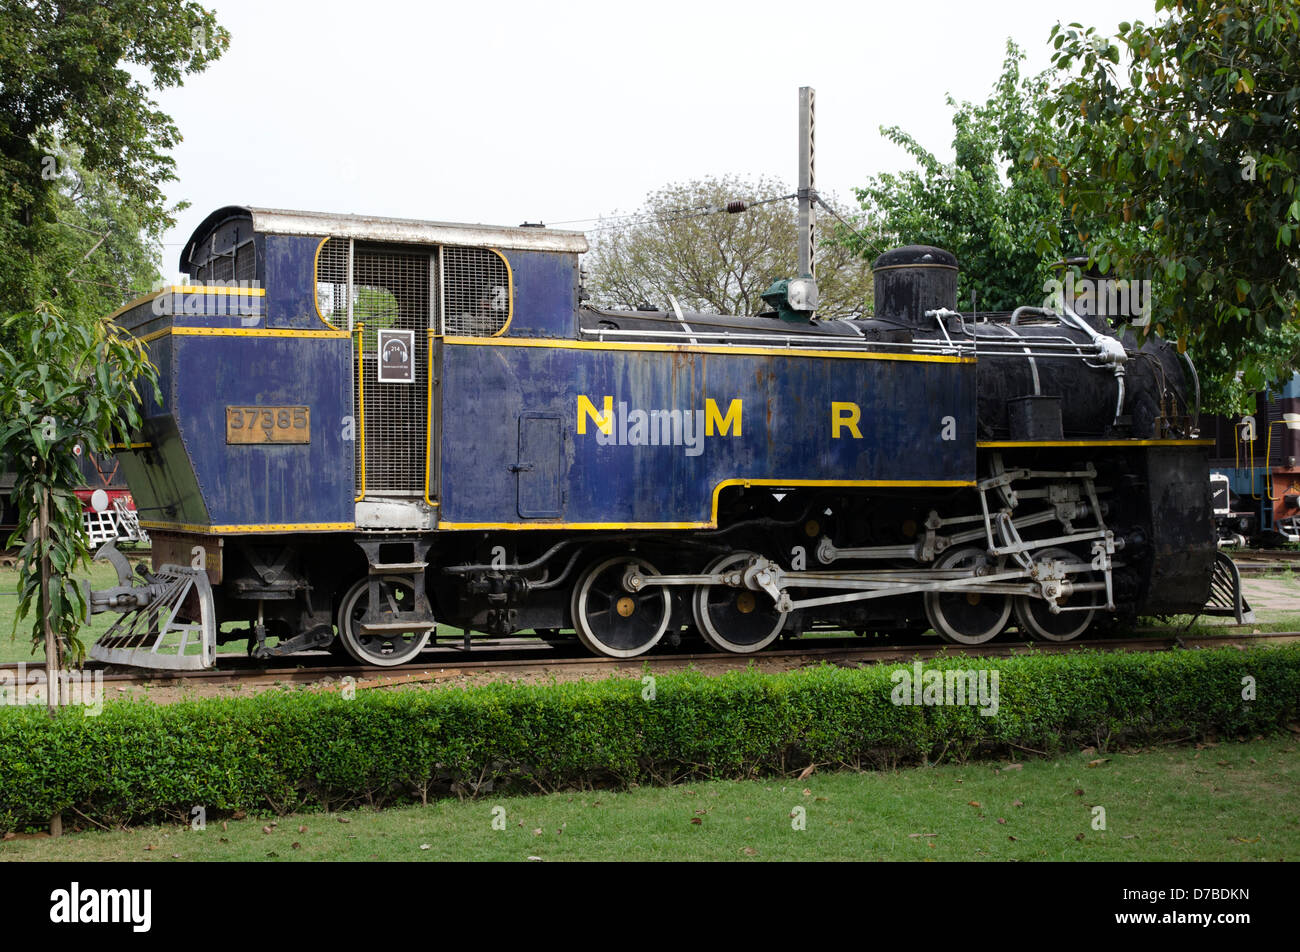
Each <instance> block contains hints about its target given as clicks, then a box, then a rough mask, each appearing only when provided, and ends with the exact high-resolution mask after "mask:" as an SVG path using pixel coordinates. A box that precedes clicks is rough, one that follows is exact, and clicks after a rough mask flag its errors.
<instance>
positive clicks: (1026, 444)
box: [92, 207, 1239, 668]
mask: <svg viewBox="0 0 1300 952" xmlns="http://www.w3.org/2000/svg"><path fill="white" fill-rule="evenodd" d="M586 250H587V243H586V241H585V239H584V237H583V236H582V235H581V234H578V233H573V232H565V231H557V230H552V229H546V228H541V227H526V226H525V227H520V228H495V227H485V226H478V225H456V224H445V223H438V222H425V221H413V220H405V219H389V218H369V217H361V216H352V215H327V214H317V213H308V212H290V211H280V210H272V209H263V208H251V207H226V208H221V209H218V210H217V211H215V212H214V213H213V214H211V215H210V216H208V218H207V219H206V220H205V221H204V222H203V223H202V224H201V225H200V226H199V227H198V229H197V230H196V231H195V232H194V234H193V236H192V238H191V239H190V241H189V242H188V243H187V244H186V246H185V249H184V252H183V254H182V256H181V262H180V265H181V270H182V271H184V272H185V273H186V274H187V275H188V276H189V280H190V282H191V283H189V284H186V285H181V286H175V287H170V288H166V289H163V290H161V291H159V292H156V293H154V294H151V295H149V296H147V297H144V298H141V299H139V300H137V301H133V302H132V303H130V304H128V305H127V306H126V307H124V308H122V309H121V310H120V311H119V312H117V313H116V314H115V315H114V319H115V320H116V322H117V324H118V325H119V326H120V327H122V328H125V329H126V330H127V331H129V332H130V333H131V334H133V335H135V336H136V337H137V338H138V339H139V340H141V341H143V342H145V343H146V344H147V346H148V348H149V351H150V355H151V358H152V360H153V362H154V363H155V364H156V365H157V366H158V368H159V371H160V377H161V399H160V400H157V401H155V400H153V399H152V398H151V397H150V398H147V399H146V403H145V406H144V408H143V417H144V424H143V427H142V428H141V429H140V431H139V432H138V433H136V434H133V436H132V439H131V442H130V443H129V444H124V445H122V446H120V447H118V448H117V449H118V451H119V453H120V457H121V459H122V467H123V470H124V471H125V473H126V476H127V480H128V482H129V484H130V486H131V490H132V492H133V494H134V496H135V500H136V506H137V509H138V511H139V513H140V519H141V523H142V525H144V526H145V527H146V528H147V529H148V531H149V533H150V534H151V537H152V540H153V559H154V564H153V570H152V571H151V572H147V573H144V575H143V577H142V578H141V577H137V578H134V579H133V578H132V577H131V576H130V572H129V568H128V567H127V566H126V564H125V560H123V559H121V558H119V557H118V556H117V555H116V553H115V552H114V551H113V550H112V549H111V548H109V549H107V550H105V551H104V552H103V553H102V557H104V558H109V559H113V560H115V561H116V562H117V564H118V568H119V575H120V579H119V581H120V584H119V585H118V586H117V587H115V588H114V589H112V590H110V591H107V592H96V593H93V596H92V607H93V609H94V610H98V611H109V610H111V611H117V612H120V613H122V617H121V618H120V619H119V620H118V621H117V623H116V624H115V625H114V626H113V628H112V629H111V630H110V631H109V633H108V634H107V635H105V636H104V637H103V638H101V639H100V641H99V642H98V643H97V644H96V645H95V646H94V647H93V648H92V655H93V656H94V657H97V658H100V659H102V660H105V661H110V662H120V663H127V664H141V665H149V666H155V667H171V668H185V667H206V666H210V665H212V664H213V663H214V662H215V655H214V652H215V646H216V645H217V644H219V643H223V642H226V641H229V640H233V639H247V640H248V644H249V651H250V653H252V654H254V655H256V656H259V657H273V656H277V655H284V654H291V653H294V652H297V651H305V650H310V649H320V648H329V649H331V650H335V649H337V650H341V651H343V652H346V653H347V654H348V655H350V656H351V657H353V658H355V659H356V660H357V661H359V662H362V663H367V664H373V665H384V666H387V665H396V664H400V663H402V662H405V661H408V660H410V659H413V658H414V657H415V656H416V655H417V654H418V653H419V652H420V651H421V650H422V648H424V646H425V645H426V644H427V643H428V641H429V638H430V636H431V633H432V632H433V631H434V630H435V627H436V625H437V624H440V623H441V624H445V625H450V626H454V627H457V628H461V629H464V631H465V633H466V637H469V635H470V633H471V632H482V633H487V634H496V635H503V634H510V633H515V632H528V631H531V632H536V633H537V634H538V635H540V636H542V637H544V638H546V639H547V640H548V641H562V640H565V639H568V638H576V639H578V640H580V641H581V642H582V644H583V645H585V646H586V647H587V648H589V649H590V650H591V651H593V652H596V653H598V654H603V655H608V656H613V657H620V658H626V657H633V656H636V655H640V654H642V653H644V652H647V651H649V650H651V649H653V648H655V647H656V646H657V645H675V644H677V643H679V642H680V641H681V640H682V639H683V638H697V637H698V638H702V639H704V640H705V641H706V642H707V643H708V644H709V645H711V646H713V647H714V648H716V649H719V650H723V651H732V652H740V653H746V652H752V651H757V650H760V649H762V648H763V647H765V646H767V645H769V644H771V643H772V642H773V641H775V640H776V639H777V638H779V637H782V636H790V635H794V634H798V633H800V632H804V631H807V630H810V629H813V628H818V627H834V628H837V629H847V630H853V631H857V632H863V633H865V632H921V631H925V630H928V629H930V628H933V629H934V630H936V631H937V632H938V633H939V635H941V636H942V637H943V638H945V639H947V640H950V641H953V642H957V643H961V644H979V643H982V642H984V641H987V640H988V639H991V638H993V637H995V636H997V635H998V634H999V633H1001V632H1003V631H1005V630H1009V629H1011V628H1013V627H1014V628H1016V629H1018V630H1019V631H1020V632H1022V633H1023V634H1025V635H1028V636H1032V637H1035V638H1042V639H1047V640H1052V641H1063V640H1068V639H1071V638H1074V637H1077V636H1078V635H1080V634H1081V633H1083V632H1084V631H1085V630H1087V629H1088V628H1089V626H1090V625H1093V624H1094V623H1096V622H1099V621H1101V620H1102V619H1109V618H1116V617H1125V616H1132V615H1134V614H1136V613H1139V612H1140V613H1143V614H1153V613H1175V612H1180V613H1181V612H1196V611H1200V610H1202V609H1203V608H1204V606H1205V605H1206V603H1207V600H1209V599H1210V596H1211V585H1212V582H1214V581H1215V577H1216V574H1217V575H1222V574H1223V573H1225V572H1229V571H1230V566H1231V563H1230V562H1229V563H1227V567H1225V565H1224V561H1225V560H1223V559H1222V558H1216V545H1215V533H1214V528H1213V524H1212V520H1211V508H1210V498H1209V488H1208V486H1209V484H1208V479H1207V476H1208V465H1207V458H1208V453H1209V445H1208V444H1207V443H1206V442H1205V441H1201V440H1198V439H1196V438H1194V431H1193V429H1192V426H1193V423H1194V409H1193V407H1192V404H1193V400H1192V399H1191V398H1190V397H1189V395H1188V392H1187V384H1186V379H1187V375H1186V374H1185V368H1184V362H1183V361H1182V360H1181V359H1180V357H1179V355H1178V354H1177V353H1176V352H1174V351H1173V350H1172V349H1171V348H1170V347H1168V346H1167V345H1165V344H1163V343H1161V342H1158V341H1151V342H1148V343H1146V344H1145V345H1143V346H1141V347H1139V346H1138V345H1137V343H1136V342H1135V341H1134V340H1132V339H1131V338H1119V337H1116V336H1115V333H1114V332H1113V329H1112V328H1111V327H1110V326H1109V325H1108V324H1107V323H1106V322H1105V320H1103V319H1101V318H1097V317H1091V316H1088V315H1086V314H1083V315H1081V314H1079V313H1076V312H1075V311H1074V310H1072V309H1071V308H1069V307H1065V308H1064V309H1062V310H1060V311H1059V312H1057V311H1053V310H1048V309H1044V308H1041V307H1022V308H1018V309H1017V310H1016V311H1015V312H1013V313H1009V314H984V313H981V314H978V315H976V314H969V313H968V314H963V313H959V312H958V311H957V309H956V307H957V302H956V280H957V261H956V259H955V258H954V257H953V256H952V255H951V254H949V253H948V252H946V251H943V250H941V249H937V248H931V247H927V246H910V247H907V248H900V249H896V250H894V251H890V252H887V253H886V254H885V255H882V256H881V258H880V259H879V260H877V261H876V263H875V281H876V297H875V300H876V313H875V316H874V317H871V318H869V319H864V320H835V321H819V320H818V319H817V318H816V316H815V313H813V312H812V311H811V310H810V308H809V307H808V303H809V302H808V300H807V295H806V294H805V293H803V292H804V289H801V288H800V287H799V286H798V282H790V284H789V285H786V284H785V283H784V282H779V283H778V285H775V286H774V287H773V289H772V290H771V292H770V293H769V294H768V295H767V296H766V299H767V300H768V302H769V303H770V304H771V305H772V308H773V309H772V311H771V312H770V313H768V314H765V315H760V316H757V317H726V316H719V315H711V314H697V313H688V312H683V311H682V310H681V309H680V308H679V307H677V305H676V303H675V302H674V303H673V304H672V306H671V307H670V308H668V309H665V310H661V311H646V310H639V311H632V310H601V309H595V308H590V307H587V306H585V305H584V304H583V303H582V301H583V298H584V293H583V289H582V287H581V276H580V275H581V272H580V269H579V255H580V254H582V253H583V252H584V251H586ZM1228 582H1229V583H1230V584H1229V589H1230V590H1232V591H1235V588H1234V587H1233V586H1234V584H1235V583H1233V580H1232V579H1231V578H1229V579H1228ZM1238 607H1239V606H1238ZM1228 610H1231V606H1229V608H1228Z"/></svg>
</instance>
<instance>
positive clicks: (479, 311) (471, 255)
mask: <svg viewBox="0 0 1300 952" xmlns="http://www.w3.org/2000/svg"><path fill="white" fill-rule="evenodd" d="M442 280H443V306H444V311H443V319H444V321H445V322H446V323H445V327H446V331H445V332H446V333H447V334H461V335H466V336H471V337H490V336H492V335H493V334H497V333H500V331H501V330H502V329H503V328H504V327H505V326H506V321H507V320H509V318H510V272H509V270H508V269H507V268H506V263H505V261H504V260H503V259H502V258H501V256H500V255H499V254H497V253H496V252H494V251H489V250H487V249H486V248H443V249H442Z"/></svg>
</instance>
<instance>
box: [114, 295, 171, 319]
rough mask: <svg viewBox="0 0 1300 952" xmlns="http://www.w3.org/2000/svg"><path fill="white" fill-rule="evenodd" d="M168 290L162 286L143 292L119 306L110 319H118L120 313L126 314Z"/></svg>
mask: <svg viewBox="0 0 1300 952" xmlns="http://www.w3.org/2000/svg"><path fill="white" fill-rule="evenodd" d="M166 290H167V289H166V288H162V289H160V290H157V291H150V292H149V293H148V294H142V295H140V296H139V297H138V298H136V299H135V300H134V301H130V302H128V303H126V304H123V305H122V306H121V307H119V308H118V309H117V310H116V311H114V312H113V313H112V314H110V315H108V320H110V321H112V320H116V319H117V318H118V316H120V315H122V314H125V313H126V312H127V311H129V310H132V309H133V308H137V307H139V306H140V305H141V304H144V303H146V302H148V301H152V300H153V299H154V298H156V297H157V296H158V295H160V294H162V293H164V292H165V291H166Z"/></svg>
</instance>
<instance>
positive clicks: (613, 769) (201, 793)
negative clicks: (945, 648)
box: [0, 646, 1300, 831]
mask: <svg viewBox="0 0 1300 952" xmlns="http://www.w3.org/2000/svg"><path fill="white" fill-rule="evenodd" d="M900 667H903V666H879V667H871V668H859V669H841V668H833V667H821V668H814V669H808V670H804V671H797V672H791V673H786V674H762V673H758V672H755V671H748V672H741V673H733V674H727V675H722V676H719V677H707V676H704V675H700V674H695V673H686V674H674V675H660V676H657V680H656V683H655V696H654V698H653V700H645V699H643V696H642V695H643V687H642V683H641V682H640V681H637V680H632V679H610V680H606V681H600V682H578V683H569V684H555V685H543V686H538V685H529V686H518V685H501V684H497V685H491V686H486V687H480V688H472V689H468V690H436V691H420V690H404V691H397V692H377V691H372V692H360V693H359V694H358V695H357V697H356V698H355V699H354V700H351V701H347V700H344V699H343V698H342V697H341V696H339V695H337V694H320V693H308V692H273V693H267V694H263V695H260V696H257V697H250V698H239V699H233V700H226V699H221V700H202V701H190V702H183V703H177V704H172V705H165V706H164V705H154V704H150V703H147V702H129V701H112V702H109V703H107V704H105V705H104V709H103V713H102V714H101V715H100V716H98V717H86V716H84V715H83V713H82V712H81V710H79V709H75V708H73V709H67V710H65V711H63V712H62V713H61V714H60V716H59V717H57V718H55V719H53V720H51V719H50V718H49V717H48V715H47V714H46V713H45V711H44V709H43V708H17V707H12V708H7V709H0V831H7V830H10V829H15V828H20V827H23V826H27V825H33V824H43V823H44V822H45V821H46V820H47V819H48V817H49V816H51V815H52V814H54V813H56V812H69V811H70V810H71V809H72V808H75V809H76V810H78V811H79V812H80V813H82V814H84V815H85V816H86V817H89V818H93V819H94V820H96V821H98V822H101V823H106V824H113V823H125V822H131V821H140V820H145V819H157V818H161V817H168V816H170V817H174V818H185V817H188V815H189V811H190V808H191V807H192V806H193V805H198V804H201V805H203V806H204V807H205V808H206V809H207V810H208V813H209V815H212V814H213V813H221V812H224V811H233V810H239V809H243V810H266V809H271V810H274V811H276V812H288V811H291V810H297V809H303V808H313V807H325V808H326V809H336V808H338V807H341V806H345V805H349V804H354V803H359V802H360V803H373V804H376V805H380V804H383V803H388V802H394V801H408V800H412V799H414V800H421V799H425V798H427V797H429V796H431V795H435V796H436V795H443V794H446V793H448V792H451V793H456V794H461V795H464V794H467V793H468V794H473V793H475V792H478V791H483V790H490V789H493V786H492V785H496V787H497V788H500V786H501V785H503V784H504V785H506V786H508V787H510V788H511V789H516V790H554V789H562V788H573V787H589V786H594V785H609V784H615V785H627V784H631V783H637V782H641V783H644V782H659V783H670V782H675V781H679V780H683V779H687V778H705V779H708V778H743V777H753V776H758V775H762V774H768V773H774V772H782V771H792V770H797V769H799V768H801V767H803V766H805V765H807V764H808V763H810V762H816V763H818V764H820V765H823V766H845V767H851V768H862V767H879V766H895V765H899V764H904V763H918V762H938V761H941V760H945V759H958V760H964V759H966V758H967V757H970V756H972V755H974V754H977V753H993V754H999V755H1000V754H1005V753H1006V752H1007V751H1010V750H1013V749H1014V750H1028V751H1035V752H1041V753H1044V754H1055V753H1058V752H1060V751H1062V750H1064V749H1067V748H1071V747H1076V746H1078V745H1080V744H1084V743H1087V744H1096V745H1100V746H1102V747H1104V746H1105V745H1107V744H1115V743H1121V742H1123V743H1132V742H1150V741H1156V740H1176V739H1182V738H1192V737H1199V736H1203V735H1206V734H1217V735H1236V734H1254V733H1264V732H1269V731H1272V730H1275V729H1277V728H1278V727H1279V726H1281V725H1283V724H1285V723H1287V722H1288V721H1290V720H1292V719H1294V718H1296V716H1297V710H1298V708H1300V646H1284V647H1275V648H1254V649H1250V650H1246V651H1241V650H1235V649H1222V650H1216V651H1176V652H1161V653H1153V654H1111V653H1097V652H1087V651H1081V652H1075V653H1071V654H1062V655H1032V654H1030V655H1022V656H1019V657H1015V658H997V659H985V660H981V659H975V658H951V659H945V660H943V661H938V662H929V663H927V664H926V665H925V670H926V671H931V670H939V671H946V670H949V669H954V670H961V669H978V668H981V667H983V668H987V669H988V670H990V671H993V670H996V671H997V672H998V676H999V681H998V710H997V713H996V715H995V716H985V715H982V714H981V713H980V708H979V707H978V706H969V705H968V706H925V705H913V706H908V705H896V704H894V703H893V702H892V701H891V693H892V692H893V691H894V688H895V682H894V680H893V679H892V677H891V675H892V674H893V672H895V671H897V670H899V669H900ZM907 669H908V670H909V671H911V670H912V669H911V666H907ZM1247 676H1249V677H1251V678H1254V681H1255V691H1256V696H1255V699H1254V700H1250V701H1247V700H1243V698H1242V691H1243V687H1242V684H1243V678H1245V677H1247Z"/></svg>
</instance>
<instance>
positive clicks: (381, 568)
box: [370, 562, 429, 575]
mask: <svg viewBox="0 0 1300 952" xmlns="http://www.w3.org/2000/svg"><path fill="white" fill-rule="evenodd" d="M428 567H429V563H428V562H383V563H380V564H378V565H375V564H372V565H371V566H370V574H371V575H407V574H410V573H413V572H423V571H424V570H425V569H427V568H428Z"/></svg>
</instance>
